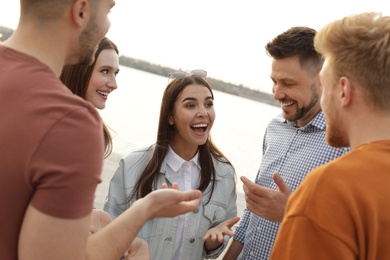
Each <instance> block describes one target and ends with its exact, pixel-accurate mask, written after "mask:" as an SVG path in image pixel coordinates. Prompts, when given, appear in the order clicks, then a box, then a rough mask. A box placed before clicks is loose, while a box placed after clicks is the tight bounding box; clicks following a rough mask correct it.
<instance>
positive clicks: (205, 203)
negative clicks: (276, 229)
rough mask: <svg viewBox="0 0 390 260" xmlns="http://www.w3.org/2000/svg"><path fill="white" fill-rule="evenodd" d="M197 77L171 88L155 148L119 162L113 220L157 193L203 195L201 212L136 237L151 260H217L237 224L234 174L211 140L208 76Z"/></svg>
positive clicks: (153, 224) (110, 202) (156, 222)
mask: <svg viewBox="0 0 390 260" xmlns="http://www.w3.org/2000/svg"><path fill="white" fill-rule="evenodd" d="M195 72H197V71H194V72H193V73H189V74H185V76H183V77H180V78H174V79H173V80H172V81H171V83H170V84H169V85H168V86H167V88H166V89H165V92H164V95H163V99H162V103H161V110H160V119H159V126H158V133H157V141H156V144H154V145H152V146H150V147H147V148H145V149H137V150H135V151H133V152H131V153H130V154H129V155H127V156H126V157H125V158H123V159H122V160H121V161H120V164H119V167H118V169H117V170H116V172H115V174H114V176H113V177H112V179H111V181H110V187H109V193H108V196H107V200H106V203H105V205H104V210H105V211H107V212H108V213H110V214H111V216H112V217H113V218H115V217H117V216H118V215H120V214H121V213H122V212H124V211H125V210H126V209H127V208H128V207H130V206H131V205H132V203H134V201H135V200H137V199H139V198H143V197H145V196H146V195H147V194H148V193H150V192H151V191H152V190H155V189H159V188H165V187H173V188H176V189H180V190H190V189H199V190H201V191H202V192H203V197H202V201H201V203H200V204H199V206H198V209H197V210H195V211H193V212H191V213H187V214H185V215H181V216H179V217H176V218H158V219H153V220H151V221H149V222H147V223H146V224H145V225H144V227H143V228H142V230H141V231H140V232H139V233H138V236H139V237H141V238H144V239H145V240H146V241H147V242H148V244H149V249H150V256H151V259H203V258H217V257H218V256H219V255H220V254H221V253H222V251H223V250H224V248H225V247H226V244H227V242H228V239H229V238H230V236H232V235H233V232H232V231H231V230H230V228H231V227H232V226H233V225H234V224H235V223H236V222H237V221H238V220H239V217H237V208H236V192H235V178H236V175H235V170H234V168H233V166H232V165H231V163H230V162H229V160H228V159H227V158H226V157H225V156H224V155H223V154H222V152H221V151H219V150H218V148H217V147H216V146H215V145H214V144H213V142H212V141H211V137H210V134H209V133H210V130H211V128H212V126H213V123H214V119H215V111H214V107H213V104H214V95H213V92H212V89H211V87H210V85H209V84H208V82H207V81H206V80H205V79H204V78H203V77H202V76H205V75H201V76H200V75H199V74H197V73H195ZM201 72H202V71H201ZM203 72H204V71H203ZM204 74H205V72H204ZM129 225H131V223H129Z"/></svg>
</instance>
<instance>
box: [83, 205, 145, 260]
mask: <svg viewBox="0 0 390 260" xmlns="http://www.w3.org/2000/svg"><path fill="white" fill-rule="evenodd" d="M141 201H142V200H139V201H137V202H135V203H134V204H133V205H132V206H131V208H129V209H128V210H126V211H125V212H123V213H122V214H121V215H120V216H118V217H117V218H116V219H115V220H113V221H112V222H111V223H109V224H108V225H107V226H106V227H105V228H103V229H101V230H100V231H99V232H97V233H95V234H94V235H91V236H90V238H89V240H88V256H89V257H91V258H92V259H114V260H118V259H120V258H121V256H122V255H123V254H124V252H125V251H126V250H127V248H128V247H129V245H130V244H131V242H132V241H133V239H134V238H135V237H136V236H137V234H138V232H139V230H140V229H141V228H142V226H143V225H144V223H145V222H146V221H147V220H149V218H150V217H151V216H150V214H149V213H148V210H147V205H146V204H145V203H141Z"/></svg>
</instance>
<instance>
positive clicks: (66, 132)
mask: <svg viewBox="0 0 390 260" xmlns="http://www.w3.org/2000/svg"><path fill="white" fill-rule="evenodd" d="M102 147H103V135H102V125H101V120H100V117H99V116H98V114H97V112H96V114H94V113H91V111H89V110H86V109H84V108H81V109H77V110H75V111H73V112H71V113H69V114H67V115H66V116H64V117H62V118H61V119H59V120H58V121H57V122H56V123H55V124H54V125H52V127H51V128H50V129H48V130H47V131H46V133H45V135H44V136H43V138H42V139H41V141H40V143H39V146H38V148H37V149H36V151H35V153H34V155H33V156H32V158H31V160H30V166H31V167H30V169H31V173H29V174H28V176H30V182H31V183H32V187H33V188H34V189H36V192H35V193H34V196H33V198H32V199H31V203H32V205H33V206H34V207H35V208H36V209H38V210H40V211H42V212H44V213H46V214H48V215H51V216H54V217H59V218H80V217H85V216H86V215H88V214H90V212H91V211H92V208H93V201H94V198H95V190H96V187H97V185H98V183H99V182H100V181H101V179H100V175H101V171H102V167H103V149H102Z"/></svg>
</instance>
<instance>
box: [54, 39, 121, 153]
mask: <svg viewBox="0 0 390 260" xmlns="http://www.w3.org/2000/svg"><path fill="white" fill-rule="evenodd" d="M118 73H119V51H118V48H117V46H116V45H115V43H113V42H112V41H111V40H109V39H108V38H107V37H105V38H103V39H102V40H101V41H100V43H99V45H98V48H97V50H96V52H95V60H94V62H93V63H92V64H90V65H84V64H76V65H66V66H65V67H64V68H63V70H62V73H61V76H60V79H61V81H62V82H63V83H64V84H65V85H66V86H67V87H68V88H69V89H70V90H71V91H72V92H73V93H74V94H76V95H78V96H80V97H82V98H84V99H85V100H87V101H89V102H91V103H92V105H93V106H94V107H96V108H97V109H104V108H105V107H106V101H107V98H108V95H109V94H110V93H111V92H112V91H114V90H115V89H117V84H116V75H117V74H118ZM103 133H104V141H105V142H104V143H105V147H104V158H107V157H108V156H109V155H110V154H111V151H112V138H111V135H110V131H109V130H108V127H107V126H106V125H105V124H103Z"/></svg>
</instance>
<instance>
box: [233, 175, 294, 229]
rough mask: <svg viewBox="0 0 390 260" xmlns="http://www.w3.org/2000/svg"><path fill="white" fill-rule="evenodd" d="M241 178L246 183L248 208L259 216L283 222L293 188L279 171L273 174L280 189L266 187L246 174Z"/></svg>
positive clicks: (245, 190)
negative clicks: (251, 179)
mask: <svg viewBox="0 0 390 260" xmlns="http://www.w3.org/2000/svg"><path fill="white" fill-rule="evenodd" d="M240 179H241V181H242V182H243V183H244V185H243V187H244V192H245V201H246V207H247V209H249V210H250V211H251V212H253V213H254V214H256V215H257V216H259V217H262V218H265V219H268V220H270V221H274V222H281V221H282V219H283V215H284V210H285V207H286V204H287V199H288V197H289V196H290V194H291V189H290V188H289V187H288V186H287V185H286V183H285V182H284V181H283V179H282V177H280V175H279V173H278V172H275V173H274V175H273V179H274V181H275V183H276V185H278V188H279V189H278V190H273V189H268V188H264V187H263V186H260V185H258V184H256V183H254V182H252V181H250V180H249V179H248V178H246V177H244V176H242V177H241V178H240Z"/></svg>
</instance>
